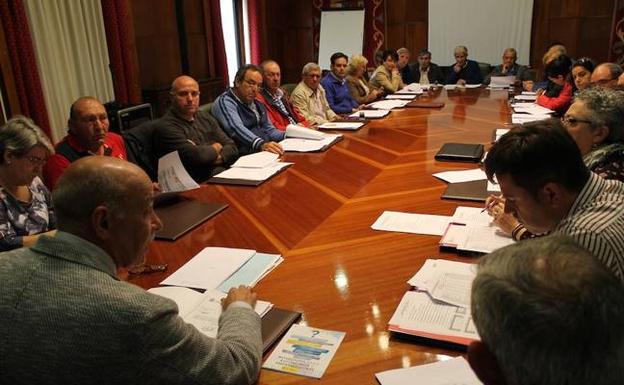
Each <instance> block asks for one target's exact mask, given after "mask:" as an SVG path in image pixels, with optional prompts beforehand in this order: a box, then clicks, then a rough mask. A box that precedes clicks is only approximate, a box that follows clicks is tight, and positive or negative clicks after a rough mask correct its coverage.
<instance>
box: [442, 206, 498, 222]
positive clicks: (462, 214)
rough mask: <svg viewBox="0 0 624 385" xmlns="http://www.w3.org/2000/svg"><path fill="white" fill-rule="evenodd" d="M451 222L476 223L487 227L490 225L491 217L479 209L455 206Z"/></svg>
mask: <svg viewBox="0 0 624 385" xmlns="http://www.w3.org/2000/svg"><path fill="white" fill-rule="evenodd" d="M451 221H452V222H453V223H463V224H468V223H477V224H481V225H485V226H488V225H489V224H490V223H492V217H491V216H490V214H488V213H487V211H483V209H482V208H481V207H466V206H457V208H456V209H455V212H454V213H453V216H452V217H451Z"/></svg>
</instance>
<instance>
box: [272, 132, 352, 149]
mask: <svg viewBox="0 0 624 385" xmlns="http://www.w3.org/2000/svg"><path fill="white" fill-rule="evenodd" d="M340 136H342V135H330V134H325V135H323V138H322V139H321V140H316V139H300V138H286V139H284V140H282V141H281V142H280V145H281V146H282V149H283V150H284V151H295V152H311V151H319V150H320V149H322V148H323V147H325V146H327V145H329V144H331V143H332V142H333V141H334V140H336V138H338V137H340Z"/></svg>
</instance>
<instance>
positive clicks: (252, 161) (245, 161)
mask: <svg viewBox="0 0 624 385" xmlns="http://www.w3.org/2000/svg"><path fill="white" fill-rule="evenodd" d="M278 158H279V155H278V154H274V153H272V152H268V151H260V152H255V153H253V154H249V155H245V156H241V157H240V158H238V160H237V161H236V162H234V164H233V165H232V167H245V168H263V167H267V166H270V165H273V164H275V163H276V162H277V159H278Z"/></svg>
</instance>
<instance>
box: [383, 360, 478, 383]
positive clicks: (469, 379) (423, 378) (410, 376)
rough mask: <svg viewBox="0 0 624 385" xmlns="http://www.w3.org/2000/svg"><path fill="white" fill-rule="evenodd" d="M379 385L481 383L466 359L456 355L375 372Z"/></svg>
mask: <svg viewBox="0 0 624 385" xmlns="http://www.w3.org/2000/svg"><path fill="white" fill-rule="evenodd" d="M375 377H377V381H379V383H380V384H381V385H411V384H427V385H481V384H482V383H481V381H479V379H478V378H477V376H476V375H475V374H474V372H473V371H472V369H470V365H469V364H468V361H466V360H465V359H464V357H461V356H460V357H456V358H452V359H450V360H446V361H438V362H434V363H432V364H426V365H420V366H412V367H410V368H402V369H393V370H387V371H385V372H380V373H376V374H375Z"/></svg>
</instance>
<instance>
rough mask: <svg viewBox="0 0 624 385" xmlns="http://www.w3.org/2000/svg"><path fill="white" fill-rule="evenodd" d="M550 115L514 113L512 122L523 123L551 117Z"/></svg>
mask: <svg viewBox="0 0 624 385" xmlns="http://www.w3.org/2000/svg"><path fill="white" fill-rule="evenodd" d="M550 118H552V116H550V115H531V114H512V115H511V123H513V124H523V123H528V122H536V121H538V120H544V119H550Z"/></svg>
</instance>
